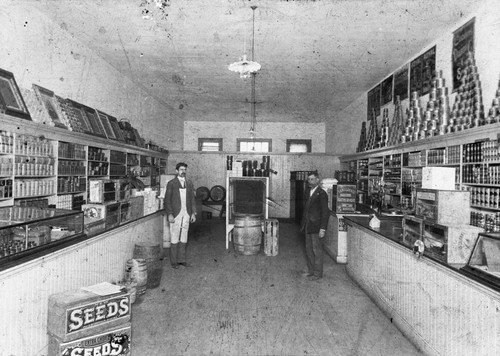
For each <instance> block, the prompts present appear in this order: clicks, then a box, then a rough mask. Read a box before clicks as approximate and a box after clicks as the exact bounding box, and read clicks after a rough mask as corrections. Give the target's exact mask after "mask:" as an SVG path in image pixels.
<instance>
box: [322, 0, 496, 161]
mask: <svg viewBox="0 0 500 356" xmlns="http://www.w3.org/2000/svg"><path fill="white" fill-rule="evenodd" d="M499 12H500V2H498V1H495V0H485V1H484V3H483V5H482V6H481V7H480V8H478V10H477V12H476V14H475V15H474V16H472V17H475V37H474V46H475V60H476V65H477V67H478V73H479V79H480V81H481V88H482V97H483V104H484V111H485V114H487V113H488V111H489V109H490V108H491V103H492V100H493V98H494V97H495V94H496V91H497V89H498V86H499V77H500V46H498V38H500V22H499V21H498V13H499ZM472 17H468V18H464V19H463V21H462V22H460V23H457V24H456V26H454V27H453V28H450V29H449V30H448V31H447V32H446V33H438V34H436V40H435V41H434V42H432V43H429V44H428V46H425V48H421V49H415V50H416V51H415V55H414V56H413V57H411V58H408V60H407V63H410V62H411V61H412V60H414V59H415V58H417V57H418V56H420V55H421V54H423V53H425V52H426V51H427V50H428V49H430V48H432V47H433V46H434V45H435V46H436V70H437V71H441V72H442V75H443V78H444V79H445V85H446V86H447V87H448V91H449V102H450V107H451V106H452V105H453V103H454V102H455V94H454V93H452V87H453V82H452V66H451V64H452V63H451V58H452V43H453V32H454V31H456V30H457V29H459V28H460V27H461V26H463V25H464V24H465V23H467V22H468V21H469V20H471V18H472ZM398 69H399V68H394V70H393V71H392V72H390V73H387V75H386V76H385V77H388V76H389V75H391V74H392V73H394V72H396V71H397V70H398ZM385 77H384V78H380V81H382V80H383V79H385ZM377 84H378V83H374V86H375V85H377ZM370 89H371V88H370ZM367 93H368V91H367V92H364V93H363V94H362V95H361V96H360V97H359V98H358V99H357V100H356V101H354V102H353V103H352V104H351V105H349V106H348V107H347V108H346V109H345V110H343V111H341V112H339V113H334V119H333V120H331V121H329V122H327V125H326V127H327V137H328V140H327V146H326V152H335V154H339V155H343V154H352V153H355V152H356V148H357V145H358V142H359V138H360V133H361V124H362V122H363V121H366V120H367ZM428 100H429V95H428V94H427V95H424V96H422V97H421V106H422V107H423V108H425V107H426V105H427V101H428ZM401 105H402V108H403V112H404V113H405V112H406V109H407V108H408V107H409V99H406V100H403V101H402V102H401ZM384 108H387V109H389V120H390V121H391V120H392V118H393V115H394V105H393V104H392V103H389V104H386V105H385V106H382V107H381V112H382V111H383V109H384ZM381 115H382V114H381ZM381 115H380V116H379V117H378V118H377V123H378V124H379V125H380V122H381V117H382V116H381ZM403 117H404V118H405V119H406V114H404V115H403ZM368 128H369V125H368V124H367V129H368Z"/></svg>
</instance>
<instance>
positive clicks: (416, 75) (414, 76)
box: [410, 56, 423, 96]
mask: <svg viewBox="0 0 500 356" xmlns="http://www.w3.org/2000/svg"><path fill="white" fill-rule="evenodd" d="M422 61H423V57H422V56H420V57H418V58H416V59H414V60H413V61H411V63H410V93H413V92H415V91H416V92H418V95H419V96H420V95H421V94H422V66H423V63H422Z"/></svg>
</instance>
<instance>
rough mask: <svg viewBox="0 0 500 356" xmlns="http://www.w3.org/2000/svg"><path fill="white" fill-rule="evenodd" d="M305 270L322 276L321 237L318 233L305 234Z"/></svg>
mask: <svg viewBox="0 0 500 356" xmlns="http://www.w3.org/2000/svg"><path fill="white" fill-rule="evenodd" d="M306 259H307V271H308V272H309V273H310V274H314V275H315V276H317V277H320V278H321V277H323V239H320V238H319V235H318V234H306Z"/></svg>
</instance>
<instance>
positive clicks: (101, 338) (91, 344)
mask: <svg viewBox="0 0 500 356" xmlns="http://www.w3.org/2000/svg"><path fill="white" fill-rule="evenodd" d="M130 344H131V328H130V326H127V327H125V328H121V329H117V330H113V331H109V332H106V333H103V334H99V335H95V336H91V337H87V338H83V339H78V340H74V341H70V342H67V343H63V344H61V345H60V346H59V351H60V355H61V356H87V355H92V356H93V355H101V356H106V355H117V356H119V355H130V346H131V345H130Z"/></svg>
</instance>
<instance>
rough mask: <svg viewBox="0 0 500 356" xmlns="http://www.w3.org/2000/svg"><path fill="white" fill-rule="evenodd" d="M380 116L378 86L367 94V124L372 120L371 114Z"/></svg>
mask: <svg viewBox="0 0 500 356" xmlns="http://www.w3.org/2000/svg"><path fill="white" fill-rule="evenodd" d="M374 113H375V116H379V115H380V84H379V85H377V86H376V87H375V88H373V89H372V90H370V91H369V92H368V103H367V113H366V114H367V118H368V122H371V120H373V114H374Z"/></svg>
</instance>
